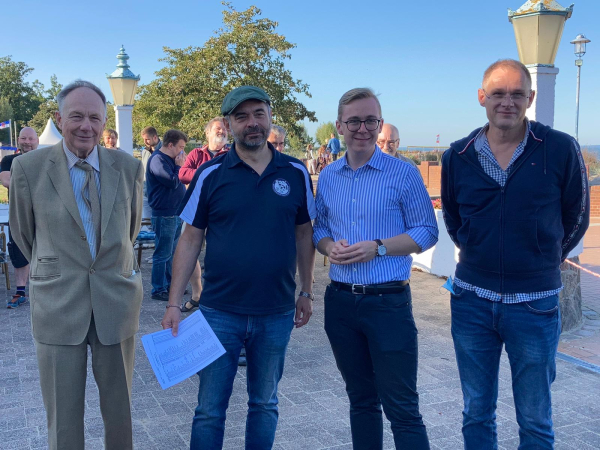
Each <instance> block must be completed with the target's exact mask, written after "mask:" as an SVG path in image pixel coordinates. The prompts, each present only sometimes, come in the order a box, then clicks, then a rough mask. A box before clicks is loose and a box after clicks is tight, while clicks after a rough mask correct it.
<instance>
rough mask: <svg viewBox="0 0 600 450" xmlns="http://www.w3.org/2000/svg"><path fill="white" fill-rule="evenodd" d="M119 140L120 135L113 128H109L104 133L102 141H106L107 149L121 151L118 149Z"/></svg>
mask: <svg viewBox="0 0 600 450" xmlns="http://www.w3.org/2000/svg"><path fill="white" fill-rule="evenodd" d="M118 139H119V134H118V133H117V132H116V131H115V130H113V129H112V128H107V129H106V130H104V132H103V133H102V140H103V141H104V146H105V147H106V148H112V149H115V150H121V149H120V148H118V147H117V141H118Z"/></svg>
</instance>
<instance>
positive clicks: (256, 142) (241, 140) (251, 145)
mask: <svg viewBox="0 0 600 450" xmlns="http://www.w3.org/2000/svg"><path fill="white" fill-rule="evenodd" d="M256 133H258V134H260V135H261V137H260V139H251V140H250V139H246V136H248V135H249V134H256ZM231 135H232V136H233V140H234V141H235V143H236V144H237V145H238V146H240V147H243V148H244V149H246V150H250V151H256V150H259V149H260V148H262V147H263V145H265V142H267V130H265V129H264V128H261V127H260V126H258V125H257V126H255V127H253V128H246V129H245V130H244V131H243V133H242V136H236V134H235V133H234V132H233V130H231Z"/></svg>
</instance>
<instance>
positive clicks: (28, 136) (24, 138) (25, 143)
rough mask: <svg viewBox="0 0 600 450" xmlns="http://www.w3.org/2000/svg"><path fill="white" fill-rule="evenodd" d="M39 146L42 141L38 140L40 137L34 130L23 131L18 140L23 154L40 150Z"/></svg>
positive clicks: (28, 128)
mask: <svg viewBox="0 0 600 450" xmlns="http://www.w3.org/2000/svg"><path fill="white" fill-rule="evenodd" d="M39 144H40V140H39V139H38V135H37V133H36V132H35V130H34V129H33V128H31V127H25V128H23V129H21V132H20V133H19V139H18V140H17V145H18V147H19V148H20V149H21V151H22V152H23V153H27V152H30V151H31V150H35V149H36V148H38V145H39Z"/></svg>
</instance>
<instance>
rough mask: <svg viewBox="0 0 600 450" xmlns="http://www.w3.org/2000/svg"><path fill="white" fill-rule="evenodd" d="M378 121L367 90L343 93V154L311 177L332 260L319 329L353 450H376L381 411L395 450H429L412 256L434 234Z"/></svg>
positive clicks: (424, 204) (415, 186) (429, 214)
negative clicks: (385, 147) (339, 383)
mask: <svg viewBox="0 0 600 450" xmlns="http://www.w3.org/2000/svg"><path fill="white" fill-rule="evenodd" d="M382 125H383V119H382V118H381V105H380V104H379V100H378V99H377V97H376V96H375V94H374V93H373V91H371V90H370V89H366V88H359V89H352V90H350V91H348V92H346V93H345V94H344V95H343V96H342V98H341V99H340V102H339V106H338V119H337V121H336V127H337V130H338V132H339V134H341V135H343V136H344V140H345V141H346V145H347V146H348V151H347V152H346V154H345V155H344V157H342V158H341V159H339V160H338V161H335V162H333V163H331V164H330V165H328V166H327V167H326V168H325V169H324V170H323V172H321V175H320V177H319V188H318V191H317V199H316V207H317V219H316V220H315V233H314V237H313V241H314V243H315V246H317V249H318V250H319V252H320V253H322V254H324V255H327V256H328V257H329V261H330V262H331V268H330V269H329V276H330V278H331V284H330V285H329V286H327V290H326V292H325V331H326V332H327V337H328V338H329V341H330V343H331V348H332V350H333V354H334V356H335V360H336V363H337V366H338V368H339V370H340V372H341V374H342V377H343V378H344V381H345V382H346V392H347V393H348V397H349V399H350V427H351V429H352V444H353V448H354V449H355V450H366V449H370V450H376V449H377V450H378V449H381V448H382V447H383V421H382V415H381V406H382V405H383V410H384V411H385V414H386V416H387V418H388V419H389V420H390V422H391V425H392V432H393V434H394V442H395V444H396V448H398V449H411V450H422V449H429V443H428V439H427V431H426V430H425V425H424V424H423V420H422V418H421V415H420V413H419V395H418V393H417V329H416V327H415V322H414V319H413V315H412V303H411V293H410V285H409V281H408V280H409V278H410V270H411V263H412V258H411V257H410V254H411V253H417V252H421V251H424V250H427V249H428V248H430V247H432V246H433V245H435V243H436V242H437V238H438V228H437V223H436V220H435V215H434V212H433V208H432V206H431V201H430V199H429V195H428V194H427V190H426V189H425V186H424V185H423V180H422V179H421V175H420V174H419V171H418V170H417V169H416V168H415V167H413V166H412V165H410V164H409V163H407V162H405V161H402V160H400V159H397V158H394V157H392V156H390V155H387V154H384V153H382V151H381V150H380V149H379V147H377V146H376V145H375V142H376V141H377V136H378V134H379V133H380V132H381V126H382Z"/></svg>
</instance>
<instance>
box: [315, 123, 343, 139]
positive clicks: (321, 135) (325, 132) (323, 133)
mask: <svg viewBox="0 0 600 450" xmlns="http://www.w3.org/2000/svg"><path fill="white" fill-rule="evenodd" d="M331 133H333V134H335V137H337V138H339V136H338V132H337V130H336V128H335V125H334V123H333V122H325V123H323V124H321V125H319V128H317V133H316V137H317V142H318V143H319V144H321V145H325V144H327V142H329V139H331Z"/></svg>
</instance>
